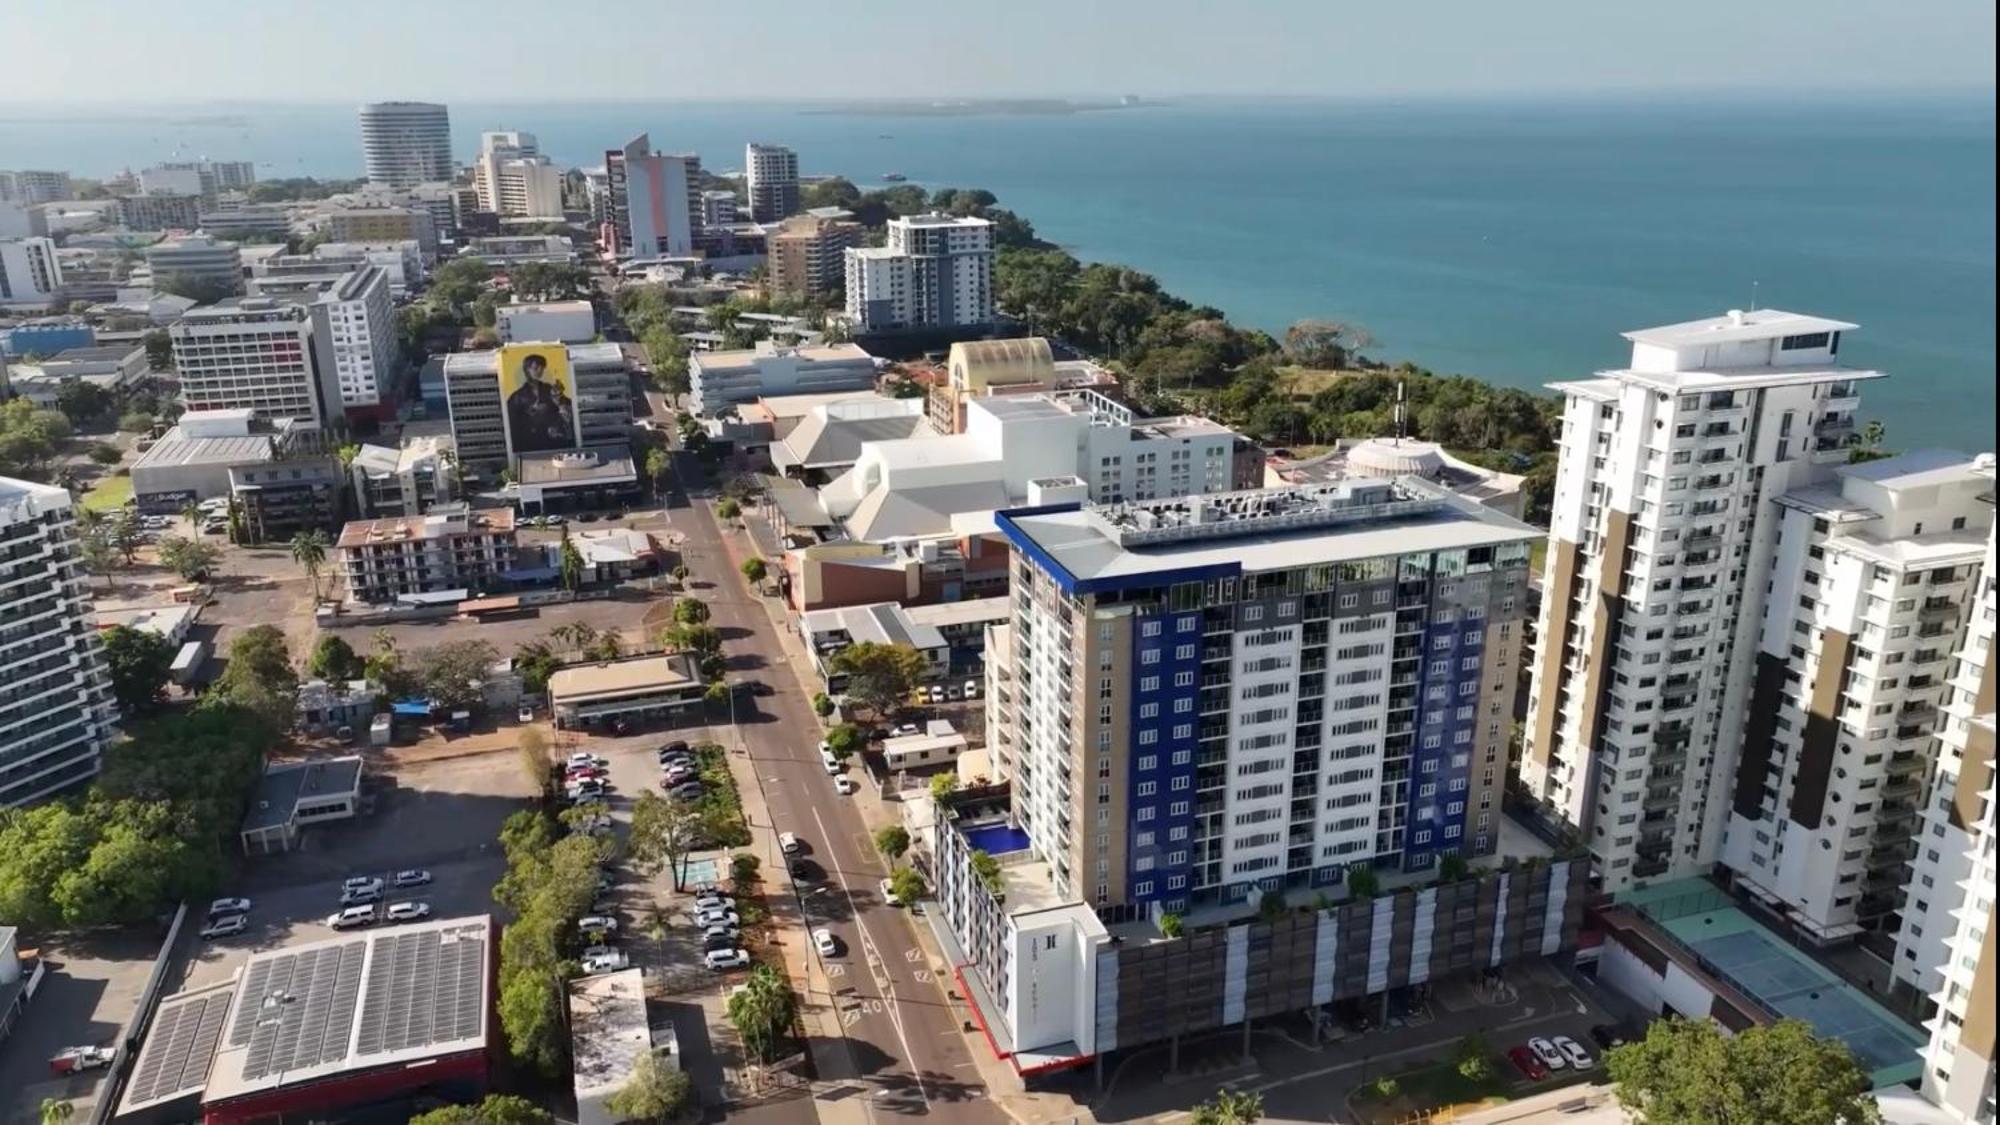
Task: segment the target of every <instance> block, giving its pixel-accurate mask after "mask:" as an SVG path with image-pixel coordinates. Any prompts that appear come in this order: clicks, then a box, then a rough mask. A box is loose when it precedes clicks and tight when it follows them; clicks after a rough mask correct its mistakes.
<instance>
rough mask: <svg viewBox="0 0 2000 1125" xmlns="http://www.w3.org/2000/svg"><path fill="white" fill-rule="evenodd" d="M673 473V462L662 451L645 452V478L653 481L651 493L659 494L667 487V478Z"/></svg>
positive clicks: (650, 450) (664, 451)
mask: <svg viewBox="0 0 2000 1125" xmlns="http://www.w3.org/2000/svg"><path fill="white" fill-rule="evenodd" d="M673 471H674V460H673V458H672V457H670V456H668V454H667V451H666V450H664V449H649V450H647V451H646V476H648V477H649V478H651V479H652V481H653V491H655V492H661V491H664V490H665V489H666V487H667V477H668V476H669V475H671V474H672V473H673Z"/></svg>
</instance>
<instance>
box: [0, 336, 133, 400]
mask: <svg viewBox="0 0 2000 1125" xmlns="http://www.w3.org/2000/svg"><path fill="white" fill-rule="evenodd" d="M149 370H150V367H149V365H148V364H147V362H146V349H145V347H144V345H140V344H104V345H100V346H98V347H81V348H70V349H68V350H67V351H61V352H57V353H56V354H55V355H52V356H49V357H47V358H46V359H39V360H36V361H35V362H32V363H16V364H13V365H12V366H10V367H9V368H8V369H7V382H8V384H9V385H11V387H12V389H13V392H14V394H16V395H19V396H20V397H22V398H25V399H27V400H29V401H30V402H33V403H35V404H37V405H39V406H53V405H55V402H56V396H57V395H58V394H59V393H60V392H61V391H62V387H63V384H64V383H67V382H70V381H71V380H75V381H76V382H79V383H88V384H90V385H91V386H94V387H96V388H98V389H99V390H102V391H108V392H110V393H112V394H123V393H124V392H126V391H129V390H131V389H133V388H134V387H136V386H138V385H139V383H141V382H142V381H144V380H145V378H146V374H147V372H148V371H149Z"/></svg>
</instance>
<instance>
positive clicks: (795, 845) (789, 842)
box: [778, 832, 799, 855]
mask: <svg viewBox="0 0 2000 1125" xmlns="http://www.w3.org/2000/svg"><path fill="white" fill-rule="evenodd" d="M778 850H779V851H781V852H784V853H785V854H786V855H797V854H799V838H798V837H797V836H795V835H793V834H792V833H790V832H780V833H778Z"/></svg>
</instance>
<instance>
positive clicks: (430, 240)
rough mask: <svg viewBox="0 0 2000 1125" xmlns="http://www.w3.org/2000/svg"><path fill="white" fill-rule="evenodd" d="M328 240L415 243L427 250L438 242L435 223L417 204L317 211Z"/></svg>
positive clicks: (336, 208) (434, 246)
mask: <svg viewBox="0 0 2000 1125" xmlns="http://www.w3.org/2000/svg"><path fill="white" fill-rule="evenodd" d="M319 219H320V229H321V230H323V231H325V232H326V239H327V241H328V242H360V243H367V244H376V243H384V242H405V241H408V242H415V243H416V244H418V245H419V246H422V247H423V248H424V249H425V251H426V252H427V253H428V252H430V251H431V250H433V249H435V248H436V246H437V242H438V235H437V225H436V223H435V221H434V220H433V219H432V217H431V213H430V212H429V211H427V210H423V209H421V208H416V207H335V208H329V209H327V210H325V211H322V212H320V214H319Z"/></svg>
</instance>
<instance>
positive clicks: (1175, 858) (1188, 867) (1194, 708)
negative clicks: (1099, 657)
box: [1125, 611, 1201, 905]
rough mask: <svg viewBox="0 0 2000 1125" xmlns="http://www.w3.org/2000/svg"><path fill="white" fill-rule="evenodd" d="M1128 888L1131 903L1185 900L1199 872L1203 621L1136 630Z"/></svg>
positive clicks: (1156, 623)
mask: <svg viewBox="0 0 2000 1125" xmlns="http://www.w3.org/2000/svg"><path fill="white" fill-rule="evenodd" d="M1128 667H1129V668H1130V676H1131V689H1132V690H1131V691H1130V692H1129V698H1130V699H1131V713H1130V714H1129V715H1128V716H1127V717H1126V718H1127V729H1128V730H1130V731H1131V734H1132V745H1131V746H1130V747H1128V748H1127V753H1128V758H1127V760H1128V762H1129V763H1130V768H1129V770H1128V777H1127V788H1126V793H1127V805H1126V818H1127V819H1126V824H1125V840H1126V872H1125V878H1126V885H1125V893H1126V897H1127V899H1128V901H1130V902H1132V903H1134V904H1140V905H1144V904H1150V903H1155V902H1166V903H1173V902H1177V901H1178V900H1180V899H1184V898H1186V897H1187V893H1188V886H1189V885H1190V883H1191V882H1192V879H1191V876H1192V874H1193V868H1194V859H1193V857H1194V775H1195V741H1196V737H1197V735H1198V733H1199V730H1200V722H1201V720H1200V718H1199V716H1198V711H1199V709H1200V698H1201V614H1200V612H1199V611H1196V612H1191V613H1179V614H1160V615H1152V616H1147V617H1142V618H1140V619H1139V620H1138V621H1136V622H1134V624H1133V630H1132V653H1131V663H1130V664H1129V665H1128Z"/></svg>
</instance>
